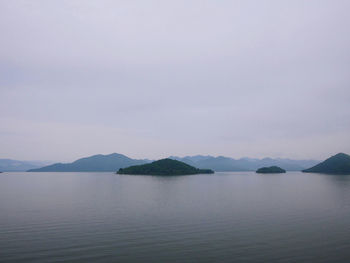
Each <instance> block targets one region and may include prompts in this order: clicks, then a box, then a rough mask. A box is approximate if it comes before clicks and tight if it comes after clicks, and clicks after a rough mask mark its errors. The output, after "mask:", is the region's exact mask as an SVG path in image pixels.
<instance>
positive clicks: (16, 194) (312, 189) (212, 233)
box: [0, 172, 350, 263]
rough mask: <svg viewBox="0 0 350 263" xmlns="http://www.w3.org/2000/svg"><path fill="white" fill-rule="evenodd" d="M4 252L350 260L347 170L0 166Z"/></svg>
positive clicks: (10, 256)
mask: <svg viewBox="0 0 350 263" xmlns="http://www.w3.org/2000/svg"><path fill="white" fill-rule="evenodd" d="M0 261H1V262H269V263H272V262H344V263H345V262H350V176H331V175H320V174H303V173H300V172H290V173H287V174H282V175H258V174H255V173H253V172H242V173H216V174H214V175H192V176H176V177H156V176H128V175H116V174H113V173H2V174H0Z"/></svg>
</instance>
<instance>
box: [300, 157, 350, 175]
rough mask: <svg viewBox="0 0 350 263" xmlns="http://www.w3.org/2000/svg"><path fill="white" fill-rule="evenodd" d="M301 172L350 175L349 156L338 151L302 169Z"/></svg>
mask: <svg viewBox="0 0 350 263" xmlns="http://www.w3.org/2000/svg"><path fill="white" fill-rule="evenodd" d="M303 172H304V173H323V174H343V175H350V156H349V155H347V154H345V153H338V154H336V155H334V156H332V157H330V158H328V159H327V160H325V161H323V162H321V163H319V164H317V165H315V166H314V167H311V168H309V169H306V170H303Z"/></svg>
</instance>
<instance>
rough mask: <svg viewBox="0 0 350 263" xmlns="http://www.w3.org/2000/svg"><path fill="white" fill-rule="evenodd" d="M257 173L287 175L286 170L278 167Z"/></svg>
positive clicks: (263, 168) (266, 168)
mask: <svg viewBox="0 0 350 263" xmlns="http://www.w3.org/2000/svg"><path fill="white" fill-rule="evenodd" d="M256 172H257V173H259V174H280V173H285V172H286V170H284V169H282V168H281V167H278V166H270V167H262V168H259V169H258V170H257V171H256Z"/></svg>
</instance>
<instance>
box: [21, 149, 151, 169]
mask: <svg viewBox="0 0 350 263" xmlns="http://www.w3.org/2000/svg"><path fill="white" fill-rule="evenodd" d="M148 162H150V161H149V160H137V159H131V158H129V157H127V156H125V155H122V154H118V153H112V154H108V155H102V154H98V155H93V156H90V157H86V158H82V159H79V160H76V161H75V162H72V163H55V164H52V165H49V166H45V167H42V168H38V169H30V170H28V172H114V171H117V170H118V169H120V168H124V167H128V166H131V165H137V164H144V163H148Z"/></svg>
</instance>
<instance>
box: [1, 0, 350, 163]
mask: <svg viewBox="0 0 350 263" xmlns="http://www.w3.org/2000/svg"><path fill="white" fill-rule="evenodd" d="M348 10H350V2H349V1H330V0H329V1H320V0H317V1H316V0H311V1H298V0H296V1H197V0H196V1H152V0H150V1H1V2H0V35H1V49H0V75H1V78H0V97H1V104H0V122H1V126H0V145H1V147H0V156H2V157H11V158H17V159H45V160H47V159H51V160H62V161H70V160H72V159H75V158H78V157H81V156H85V155H89V154H95V153H110V152H115V151H116V152H121V153H125V154H128V155H130V156H132V157H141V158H142V157H148V158H159V157H163V156H167V155H170V154H172V155H187V154H197V153H203V154H213V155H228V156H232V157H241V156H252V157H262V156H273V157H275V156H281V157H292V158H324V157H326V156H328V155H329V154H333V153H336V152H339V151H344V152H348V153H350V106H349V105H350V104H349V102H350V87H349V84H350V74H349V69H350V52H349V51H350V50H349V46H350V34H349V26H350V17H349V15H348Z"/></svg>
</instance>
